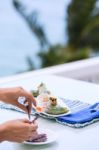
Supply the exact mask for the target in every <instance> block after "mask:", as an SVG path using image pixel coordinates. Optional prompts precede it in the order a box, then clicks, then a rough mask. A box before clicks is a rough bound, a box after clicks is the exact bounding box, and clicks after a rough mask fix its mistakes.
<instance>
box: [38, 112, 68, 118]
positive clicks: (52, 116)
mask: <svg viewBox="0 0 99 150" xmlns="http://www.w3.org/2000/svg"><path fill="white" fill-rule="evenodd" d="M70 113H71V111H70V110H69V111H68V112H67V113H64V114H59V115H52V114H48V113H46V112H42V113H41V114H42V115H45V116H46V117H51V118H56V117H61V116H65V115H69V114H70Z"/></svg>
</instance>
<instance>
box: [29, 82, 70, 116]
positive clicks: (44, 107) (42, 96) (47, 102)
mask: <svg viewBox="0 0 99 150" xmlns="http://www.w3.org/2000/svg"><path fill="white" fill-rule="evenodd" d="M32 93H33V95H34V96H35V97H36V100H37V107H36V110H37V112H40V113H42V112H44V113H47V114H51V115H60V114H64V113H67V112H69V109H68V108H67V107H66V106H62V105H61V104H60V103H59V101H60V99H58V98H57V97H55V96H52V93H51V92H50V91H49V90H47V88H46V85H45V84H44V83H41V84H40V85H39V86H38V88H37V90H36V91H32Z"/></svg>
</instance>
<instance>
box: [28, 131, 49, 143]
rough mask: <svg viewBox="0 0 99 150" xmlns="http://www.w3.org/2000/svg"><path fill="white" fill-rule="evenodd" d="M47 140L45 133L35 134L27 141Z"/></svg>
mask: <svg viewBox="0 0 99 150" xmlns="http://www.w3.org/2000/svg"><path fill="white" fill-rule="evenodd" d="M46 141H47V135H46V134H43V133H42V134H37V135H36V136H34V137H33V138H31V139H30V140H28V141H27V142H46Z"/></svg>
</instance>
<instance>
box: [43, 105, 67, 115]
mask: <svg viewBox="0 0 99 150" xmlns="http://www.w3.org/2000/svg"><path fill="white" fill-rule="evenodd" d="M68 111H69V110H68V109H67V108H66V107H62V106H50V107H48V108H47V109H46V111H45V112H46V113H48V114H51V115H60V114H64V113H67V112H68Z"/></svg>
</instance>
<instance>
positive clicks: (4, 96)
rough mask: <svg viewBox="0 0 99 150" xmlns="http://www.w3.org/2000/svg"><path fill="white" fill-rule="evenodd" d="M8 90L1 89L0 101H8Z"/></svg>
mask: <svg viewBox="0 0 99 150" xmlns="http://www.w3.org/2000/svg"><path fill="white" fill-rule="evenodd" d="M7 91H8V90H7V89H6V88H1V89H0V101H3V102H6V99H7V93H8V92H7Z"/></svg>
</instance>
